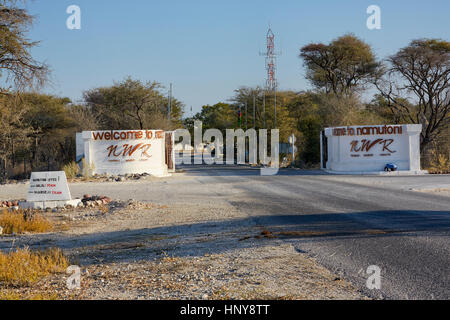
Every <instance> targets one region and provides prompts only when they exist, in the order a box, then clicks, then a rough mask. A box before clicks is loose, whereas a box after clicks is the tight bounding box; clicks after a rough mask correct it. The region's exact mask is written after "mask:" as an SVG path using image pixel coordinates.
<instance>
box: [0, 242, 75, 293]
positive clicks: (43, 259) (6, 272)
mask: <svg viewBox="0 0 450 320" xmlns="http://www.w3.org/2000/svg"><path fill="white" fill-rule="evenodd" d="M68 265H69V263H68V261H67V259H66V257H65V256H64V254H63V253H62V251H61V250H60V249H55V248H54V249H48V250H45V251H42V252H33V251H31V250H29V249H28V248H24V249H17V250H16V251H13V252H9V253H2V252H0V283H1V285H2V286H3V287H10V286H13V287H15V286H28V285H31V284H33V283H35V282H36V281H38V280H40V279H41V278H43V277H45V276H48V275H50V274H53V273H60V272H65V271H66V269H67V267H68ZM4 294H5V293H4ZM9 298H12V297H9Z"/></svg>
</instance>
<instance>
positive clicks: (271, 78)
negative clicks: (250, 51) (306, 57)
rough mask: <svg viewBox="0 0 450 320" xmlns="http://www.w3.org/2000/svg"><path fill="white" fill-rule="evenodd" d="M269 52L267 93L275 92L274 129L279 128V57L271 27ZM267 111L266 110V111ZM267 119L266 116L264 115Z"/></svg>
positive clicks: (267, 57) (267, 54)
mask: <svg viewBox="0 0 450 320" xmlns="http://www.w3.org/2000/svg"><path fill="white" fill-rule="evenodd" d="M266 44H267V51H266V52H265V53H264V54H263V55H264V56H265V57H266V72H267V76H266V86H265V90H264V95H265V92H266V91H269V92H273V94H274V103H275V106H274V107H275V108H274V128H276V127H277V87H278V83H277V78H276V56H277V55H279V54H278V53H276V52H275V35H274V34H273V32H272V29H271V28H270V27H269V30H268V31H267V35H266ZM264 111H265V110H264ZM264 117H265V114H264Z"/></svg>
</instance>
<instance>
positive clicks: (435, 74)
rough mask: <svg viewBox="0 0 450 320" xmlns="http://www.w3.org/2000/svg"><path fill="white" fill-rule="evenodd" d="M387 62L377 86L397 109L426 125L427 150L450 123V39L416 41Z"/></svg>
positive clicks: (424, 142) (423, 140)
mask: <svg viewBox="0 0 450 320" xmlns="http://www.w3.org/2000/svg"><path fill="white" fill-rule="evenodd" d="M387 62H388V66H387V67H386V68H385V72H384V74H383V75H382V76H381V77H377V78H375V81H374V82H375V85H376V87H377V88H378V90H379V91H380V93H381V95H382V96H383V97H384V98H385V99H386V100H387V102H388V103H389V107H390V108H391V109H392V111H393V112H396V113H398V114H399V115H401V117H402V118H403V119H404V120H406V121H409V122H412V123H421V124H422V125H423V130H422V134H421V151H424V149H425V148H426V147H427V146H428V145H429V144H430V143H431V142H433V141H434V140H435V139H436V138H437V137H438V136H439V135H440V134H441V132H442V130H443V129H445V128H446V127H447V126H448V125H449V122H450V116H449V111H450V83H449V80H450V42H447V41H443V40H437V39H420V40H414V41H412V42H411V43H410V44H409V46H407V47H405V48H403V49H401V50H400V51H399V52H397V53H396V54H395V55H393V56H391V57H390V58H389V59H388V60H387Z"/></svg>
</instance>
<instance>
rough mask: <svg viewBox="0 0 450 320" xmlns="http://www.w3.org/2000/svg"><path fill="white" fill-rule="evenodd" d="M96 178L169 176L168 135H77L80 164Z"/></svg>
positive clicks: (128, 132)
mask: <svg viewBox="0 0 450 320" xmlns="http://www.w3.org/2000/svg"><path fill="white" fill-rule="evenodd" d="M82 157H84V158H85V160H86V163H88V164H91V165H92V166H93V173H96V174H112V175H119V174H133V173H136V174H142V173H149V174H152V175H155V176H165V175H167V165H166V164H165V132H164V131H161V130H112V131H84V132H82V133H78V134H77V160H79V159H81V158H82Z"/></svg>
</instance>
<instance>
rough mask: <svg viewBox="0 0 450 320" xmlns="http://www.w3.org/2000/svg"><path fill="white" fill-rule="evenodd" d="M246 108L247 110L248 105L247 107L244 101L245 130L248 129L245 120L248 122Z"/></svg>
mask: <svg viewBox="0 0 450 320" xmlns="http://www.w3.org/2000/svg"><path fill="white" fill-rule="evenodd" d="M247 110H248V107H247V102H246V103H245V130H247V129H248V126H247V122H248V112H247Z"/></svg>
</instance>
